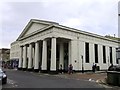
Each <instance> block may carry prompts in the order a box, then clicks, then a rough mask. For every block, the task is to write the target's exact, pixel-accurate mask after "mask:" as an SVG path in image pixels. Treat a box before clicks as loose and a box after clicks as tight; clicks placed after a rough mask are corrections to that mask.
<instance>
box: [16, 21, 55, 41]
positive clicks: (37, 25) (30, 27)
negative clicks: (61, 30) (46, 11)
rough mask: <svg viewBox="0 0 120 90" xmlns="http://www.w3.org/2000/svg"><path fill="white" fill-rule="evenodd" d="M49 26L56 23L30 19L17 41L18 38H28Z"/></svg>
mask: <svg viewBox="0 0 120 90" xmlns="http://www.w3.org/2000/svg"><path fill="white" fill-rule="evenodd" d="M51 24H56V23H55V22H48V21H42V20H34V19H31V20H30V22H29V23H28V24H27V26H26V27H25V29H24V30H23V32H22V33H21V34H20V36H19V37H18V39H17V40H19V39H20V38H23V37H25V36H28V35H30V34H32V33H34V32H36V31H38V30H41V29H43V28H46V27H48V26H50V25H51Z"/></svg>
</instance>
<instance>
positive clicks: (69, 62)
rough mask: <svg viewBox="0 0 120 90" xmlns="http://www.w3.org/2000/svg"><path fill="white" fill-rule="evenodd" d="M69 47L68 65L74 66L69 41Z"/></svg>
mask: <svg viewBox="0 0 120 90" xmlns="http://www.w3.org/2000/svg"><path fill="white" fill-rule="evenodd" d="M68 47H69V50H68V53H69V58H68V59H69V61H68V65H70V64H72V61H71V41H69V43H68Z"/></svg>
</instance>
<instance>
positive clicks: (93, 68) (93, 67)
mask: <svg viewBox="0 0 120 90" xmlns="http://www.w3.org/2000/svg"><path fill="white" fill-rule="evenodd" d="M92 71H93V72H95V64H94V63H93V65H92Z"/></svg>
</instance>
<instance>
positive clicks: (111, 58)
mask: <svg viewBox="0 0 120 90" xmlns="http://www.w3.org/2000/svg"><path fill="white" fill-rule="evenodd" d="M109 49H110V63H113V62H112V47H110V48H109Z"/></svg>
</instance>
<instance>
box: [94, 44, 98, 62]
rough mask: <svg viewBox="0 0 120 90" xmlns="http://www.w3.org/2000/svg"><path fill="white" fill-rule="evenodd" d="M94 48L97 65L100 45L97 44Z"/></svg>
mask: <svg viewBox="0 0 120 90" xmlns="http://www.w3.org/2000/svg"><path fill="white" fill-rule="evenodd" d="M94 48H95V63H98V45H97V44H95V46H94Z"/></svg>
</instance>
